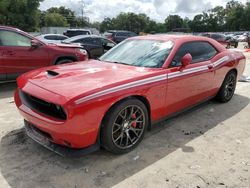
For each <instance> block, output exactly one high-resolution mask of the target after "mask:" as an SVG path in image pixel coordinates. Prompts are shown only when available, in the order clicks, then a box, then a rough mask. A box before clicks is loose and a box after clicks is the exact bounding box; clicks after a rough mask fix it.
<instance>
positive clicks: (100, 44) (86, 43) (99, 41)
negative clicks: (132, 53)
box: [62, 35, 116, 59]
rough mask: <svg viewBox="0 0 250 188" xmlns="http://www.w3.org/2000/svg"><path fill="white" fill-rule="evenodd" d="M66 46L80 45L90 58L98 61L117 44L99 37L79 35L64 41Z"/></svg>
mask: <svg viewBox="0 0 250 188" xmlns="http://www.w3.org/2000/svg"><path fill="white" fill-rule="evenodd" d="M62 43H64V44H74V43H78V44H80V45H81V46H82V47H83V48H84V49H85V50H86V51H87V52H88V56H89V58H92V59H96V58H98V57H100V56H101V55H102V54H104V53H105V52H107V51H108V50H110V49H111V48H113V47H114V46H115V45H116V43H114V42H113V41H111V40H108V39H106V38H104V37H101V36H97V35H79V36H75V37H72V38H69V39H66V40H64V41H62Z"/></svg>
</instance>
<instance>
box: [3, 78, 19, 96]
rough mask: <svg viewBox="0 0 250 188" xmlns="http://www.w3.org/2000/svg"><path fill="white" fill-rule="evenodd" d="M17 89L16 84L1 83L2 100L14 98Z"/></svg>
mask: <svg viewBox="0 0 250 188" xmlns="http://www.w3.org/2000/svg"><path fill="white" fill-rule="evenodd" d="M16 88H17V84H16V82H11V83H0V99H4V98H10V97H13V96H14V92H15V90H16Z"/></svg>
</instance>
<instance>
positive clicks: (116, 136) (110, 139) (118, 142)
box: [101, 98, 149, 154]
mask: <svg viewBox="0 0 250 188" xmlns="http://www.w3.org/2000/svg"><path fill="white" fill-rule="evenodd" d="M131 111H132V113H131ZM148 120H149V118H148V110H147V108H146V106H145V105H144V104H143V102H141V101H139V100H137V99H134V98H132V99H127V100H124V101H122V102H120V103H118V104H116V105H115V106H114V107H112V108H111V110H110V111H109V112H108V113H107V114H106V116H105V118H104V123H103V127H102V131H101V143H102V146H103V147H104V148H105V149H106V150H108V151H110V152H112V153H114V154H124V153H128V152H130V151H131V150H133V149H134V148H136V147H137V146H138V144H139V143H140V142H141V141H142V139H143V137H144V134H145V131H146V130H147V126H148Z"/></svg>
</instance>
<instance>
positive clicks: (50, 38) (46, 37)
mask: <svg viewBox="0 0 250 188" xmlns="http://www.w3.org/2000/svg"><path fill="white" fill-rule="evenodd" d="M44 38H45V39H47V40H56V36H55V35H47V36H45V37H44Z"/></svg>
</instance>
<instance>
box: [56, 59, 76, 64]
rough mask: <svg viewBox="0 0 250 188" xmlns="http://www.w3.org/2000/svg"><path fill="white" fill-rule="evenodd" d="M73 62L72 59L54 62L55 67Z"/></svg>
mask: <svg viewBox="0 0 250 188" xmlns="http://www.w3.org/2000/svg"><path fill="white" fill-rule="evenodd" d="M72 62H73V60H72V59H66V58H65V59H61V60H59V61H57V62H56V65H62V64H66V63H72Z"/></svg>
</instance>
